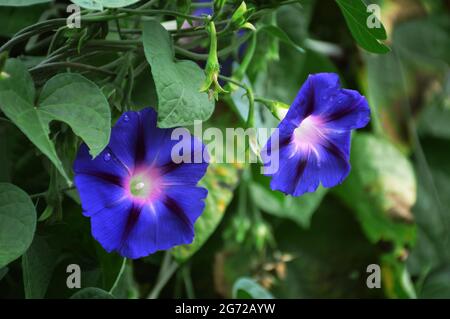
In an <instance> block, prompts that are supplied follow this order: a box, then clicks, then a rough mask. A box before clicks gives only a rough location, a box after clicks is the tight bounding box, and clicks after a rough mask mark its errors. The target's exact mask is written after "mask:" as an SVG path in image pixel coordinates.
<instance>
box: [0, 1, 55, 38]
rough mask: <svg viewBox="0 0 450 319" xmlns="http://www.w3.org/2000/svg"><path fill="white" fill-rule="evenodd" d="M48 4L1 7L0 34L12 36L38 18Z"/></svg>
mask: <svg viewBox="0 0 450 319" xmlns="http://www.w3.org/2000/svg"><path fill="white" fill-rule="evenodd" d="M47 8H48V5H36V6H31V7H2V8H1V10H0V35H2V36H5V37H12V36H13V35H14V34H15V33H17V32H18V31H20V30H22V29H23V28H25V27H27V26H29V25H30V24H34V23H36V22H37V21H38V20H39V17H40V16H41V15H42V13H43V12H44V11H45V10H46V9H47Z"/></svg>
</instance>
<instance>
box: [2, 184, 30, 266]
mask: <svg viewBox="0 0 450 319" xmlns="http://www.w3.org/2000/svg"><path fill="white" fill-rule="evenodd" d="M35 230H36V211H35V209H34V205H33V202H32V201H31V199H30V197H29V196H28V194H27V193H25V192H24V191H23V190H21V189H20V188H18V187H17V186H15V185H12V184H8V183H0V268H2V267H3V266H5V265H7V264H8V263H10V262H11V261H13V260H15V259H17V258H18V257H20V256H21V255H22V254H23V253H24V252H25V251H26V250H27V249H28V247H29V246H30V244H31V242H32V240H33V236H34V232H35Z"/></svg>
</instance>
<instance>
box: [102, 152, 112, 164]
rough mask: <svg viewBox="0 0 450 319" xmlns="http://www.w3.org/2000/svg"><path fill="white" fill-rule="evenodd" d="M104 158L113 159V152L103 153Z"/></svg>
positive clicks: (106, 159)
mask: <svg viewBox="0 0 450 319" xmlns="http://www.w3.org/2000/svg"><path fill="white" fill-rule="evenodd" d="M103 160H105V161H106V162H108V161H110V160H111V153H109V152H108V153H105V154H103Z"/></svg>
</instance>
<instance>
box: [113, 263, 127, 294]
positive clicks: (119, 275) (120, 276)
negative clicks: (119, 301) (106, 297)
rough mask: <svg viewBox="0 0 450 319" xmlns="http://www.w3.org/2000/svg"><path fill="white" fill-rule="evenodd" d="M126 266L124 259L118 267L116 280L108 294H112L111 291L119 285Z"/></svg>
mask: <svg viewBox="0 0 450 319" xmlns="http://www.w3.org/2000/svg"><path fill="white" fill-rule="evenodd" d="M126 266H127V259H126V258H124V259H123V261H122V266H121V267H120V270H119V273H118V274H117V277H116V280H115V281H114V284H113V285H112V287H111V289H110V290H109V293H110V294H112V293H113V291H114V290H115V289H116V288H117V285H118V284H119V281H120V279H121V278H122V275H123V273H124V272H125V268H126Z"/></svg>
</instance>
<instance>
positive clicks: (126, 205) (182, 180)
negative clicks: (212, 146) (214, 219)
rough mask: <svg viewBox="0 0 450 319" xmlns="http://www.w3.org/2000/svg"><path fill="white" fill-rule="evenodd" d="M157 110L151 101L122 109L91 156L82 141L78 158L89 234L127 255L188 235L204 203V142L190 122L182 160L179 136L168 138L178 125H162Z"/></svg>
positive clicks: (142, 253)
mask: <svg viewBox="0 0 450 319" xmlns="http://www.w3.org/2000/svg"><path fill="white" fill-rule="evenodd" d="M156 118H157V114H156V112H155V111H154V110H153V109H151V108H147V109H144V110H141V111H139V112H126V113H124V114H123V115H122V116H121V117H120V119H119V120H118V121H117V123H116V125H115V126H114V127H113V129H112V132H111V139H110V142H109V144H108V146H107V147H106V149H105V150H104V151H103V152H102V153H101V154H100V155H99V156H97V157H96V158H95V159H92V158H91V156H90V155H89V153H88V149H87V146H86V145H84V144H83V145H81V147H80V149H79V151H78V155H77V158H76V160H75V163H74V172H75V185H76V187H77V189H78V192H79V194H80V198H81V204H82V208H83V214H84V215H85V216H87V217H90V219H91V229H92V235H93V236H94V238H95V239H96V240H97V241H98V242H100V244H101V245H102V246H103V248H104V249H105V250H107V251H108V252H111V251H116V252H118V253H119V254H120V255H122V256H124V257H128V258H139V257H143V256H147V255H149V254H151V253H154V252H155V251H157V250H166V249H169V248H171V247H173V246H175V245H180V244H188V243H191V242H192V240H193V238H194V228H193V225H194V222H195V221H196V219H197V218H198V217H199V216H200V215H201V213H202V212H203V210H204V208H205V203H204V199H205V198H206V196H207V193H208V192H207V190H206V189H205V188H202V187H198V186H197V182H198V181H199V180H200V179H201V178H202V177H203V175H205V173H206V169H207V167H208V163H207V160H208V159H207V158H206V159H204V157H203V156H201V157H200V161H199V160H198V158H199V156H198V152H201V154H203V152H205V154H206V151H205V146H204V145H203V144H202V143H201V142H200V141H199V140H197V139H196V138H194V137H192V136H191V135H190V134H189V133H188V131H187V130H186V131H185V132H186V135H187V136H188V140H189V141H183V142H182V143H183V145H184V146H187V145H189V148H184V149H185V150H186V149H187V150H189V154H179V155H180V156H181V155H182V156H183V158H184V159H186V158H190V159H191V160H190V163H188V162H189V160H188V161H186V160H185V161H183V162H180V163H178V164H177V163H176V162H179V161H176V162H174V161H173V160H172V157H173V156H172V148H173V147H174V145H176V144H177V143H180V141H177V140H172V139H171V135H172V131H173V129H161V128H157V127H156ZM185 142H188V144H184V143H185ZM180 153H182V152H180ZM187 153H188V152H187ZM196 153H197V155H196ZM194 156H195V158H196V160H195V159H194Z"/></svg>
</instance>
